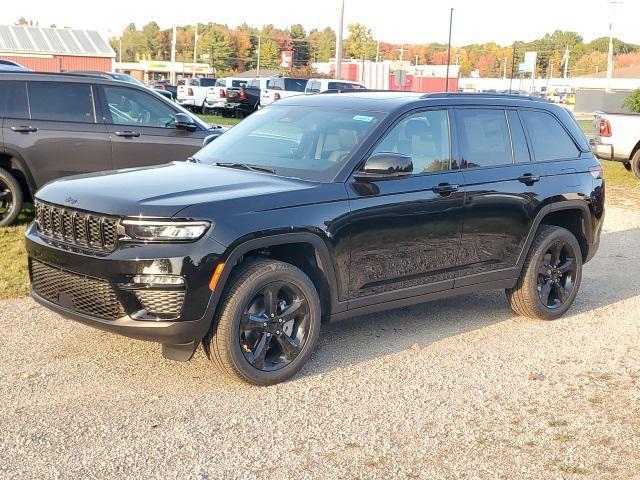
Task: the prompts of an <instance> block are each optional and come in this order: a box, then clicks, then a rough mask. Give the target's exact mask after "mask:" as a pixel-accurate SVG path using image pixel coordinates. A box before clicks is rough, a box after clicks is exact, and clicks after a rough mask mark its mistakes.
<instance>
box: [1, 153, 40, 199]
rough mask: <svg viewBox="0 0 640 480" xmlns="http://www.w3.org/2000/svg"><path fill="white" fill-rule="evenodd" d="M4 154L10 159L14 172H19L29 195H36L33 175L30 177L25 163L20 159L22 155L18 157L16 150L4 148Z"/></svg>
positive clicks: (29, 171)
mask: <svg viewBox="0 0 640 480" xmlns="http://www.w3.org/2000/svg"><path fill="white" fill-rule="evenodd" d="M4 152H5V153H6V154H7V155H8V156H9V157H10V163H11V165H12V166H13V167H14V168H15V169H16V170H18V171H19V172H21V173H22V175H24V178H25V180H26V181H27V187H29V192H30V193H31V195H33V194H34V193H36V190H37V189H38V188H37V186H36V182H35V180H34V179H33V175H31V170H30V169H29V166H28V165H27V162H26V161H25V160H24V158H22V155H20V154H19V153H18V152H17V151H16V150H14V149H12V148H5V149H4Z"/></svg>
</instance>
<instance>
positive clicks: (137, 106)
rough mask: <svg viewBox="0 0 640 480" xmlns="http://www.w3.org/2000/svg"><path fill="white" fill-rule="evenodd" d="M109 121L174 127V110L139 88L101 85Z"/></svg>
mask: <svg viewBox="0 0 640 480" xmlns="http://www.w3.org/2000/svg"><path fill="white" fill-rule="evenodd" d="M103 89H104V96H105V99H106V102H107V107H108V110H109V114H110V116H111V123H113V124H115V125H139V126H143V127H162V128H174V127H175V112H174V111H173V110H172V109H171V108H169V106H167V105H165V104H164V103H163V102H162V101H161V100H158V99H156V98H154V97H153V96H151V95H148V94H146V93H144V92H141V91H139V90H135V89H133V88H124V87H103Z"/></svg>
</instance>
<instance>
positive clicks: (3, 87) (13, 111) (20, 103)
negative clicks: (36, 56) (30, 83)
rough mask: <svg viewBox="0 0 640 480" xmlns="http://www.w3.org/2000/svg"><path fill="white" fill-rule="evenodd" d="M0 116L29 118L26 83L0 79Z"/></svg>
mask: <svg viewBox="0 0 640 480" xmlns="http://www.w3.org/2000/svg"><path fill="white" fill-rule="evenodd" d="M0 117H4V118H29V102H28V101H27V84H26V83H25V82H1V81H0Z"/></svg>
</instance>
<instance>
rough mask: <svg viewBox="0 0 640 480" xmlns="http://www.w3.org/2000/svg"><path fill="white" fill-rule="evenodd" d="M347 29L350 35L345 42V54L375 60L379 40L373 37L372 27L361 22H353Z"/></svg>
mask: <svg viewBox="0 0 640 480" xmlns="http://www.w3.org/2000/svg"><path fill="white" fill-rule="evenodd" d="M347 31H348V32H349V35H348V36H347V38H346V39H345V42H344V56H345V57H346V58H349V57H350V58H357V59H365V60H373V59H374V58H375V55H376V44H377V42H376V41H375V40H374V39H373V35H372V34H371V29H370V28H369V27H367V26H366V25H362V24H361V23H351V24H349V25H348V26H347Z"/></svg>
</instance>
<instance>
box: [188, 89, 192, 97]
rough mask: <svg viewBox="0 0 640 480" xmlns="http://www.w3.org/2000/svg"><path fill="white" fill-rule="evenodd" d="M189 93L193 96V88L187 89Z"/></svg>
mask: <svg viewBox="0 0 640 480" xmlns="http://www.w3.org/2000/svg"><path fill="white" fill-rule="evenodd" d="M187 95H189V96H190V97H193V88H190V89H189V90H187Z"/></svg>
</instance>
